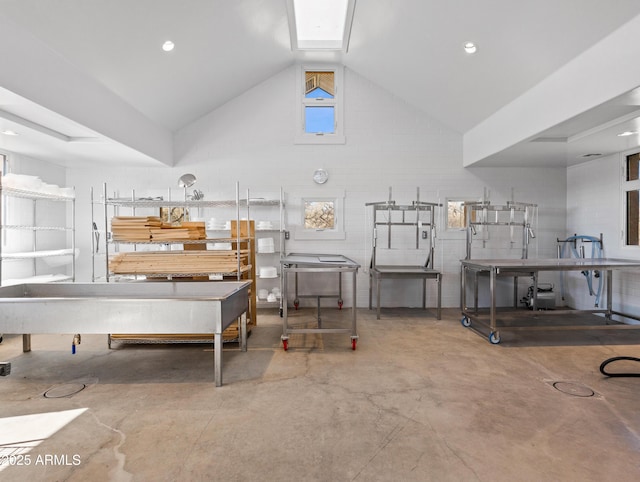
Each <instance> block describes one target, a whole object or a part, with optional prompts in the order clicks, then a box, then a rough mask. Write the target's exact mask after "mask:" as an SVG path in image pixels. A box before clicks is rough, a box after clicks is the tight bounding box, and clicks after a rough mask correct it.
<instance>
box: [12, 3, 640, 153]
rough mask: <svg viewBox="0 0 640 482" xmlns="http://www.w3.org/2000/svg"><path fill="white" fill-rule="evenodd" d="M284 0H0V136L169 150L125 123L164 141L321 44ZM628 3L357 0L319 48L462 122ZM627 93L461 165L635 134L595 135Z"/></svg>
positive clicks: (583, 44)
mask: <svg viewBox="0 0 640 482" xmlns="http://www.w3.org/2000/svg"><path fill="white" fill-rule="evenodd" d="M287 1H289V0H233V1H231V0H181V1H176V0H135V1H132V0H0V22H4V24H3V23H0V36H1V35H3V34H4V35H5V36H7V35H9V33H10V34H11V35H12V36H13V37H14V40H16V39H15V37H18V39H17V40H19V41H21V43H20V42H18V43H19V44H20V45H27V44H28V45H29V49H28V50H27V48H26V47H25V50H24V51H22V52H18V53H16V54H14V55H15V56H16V58H17V60H14V62H13V63H11V62H9V65H10V66H11V68H9V69H7V68H5V67H6V65H5V66H4V67H3V68H1V69H0V128H3V129H6V128H9V129H13V130H18V129H20V130H22V131H26V132H25V134H24V135H21V136H19V137H7V136H0V148H2V149H6V150H11V151H15V152H22V153H24V154H27V155H32V156H33V157H38V158H41V159H48V160H52V161H54V162H59V160H60V159H61V158H62V159H66V160H67V163H68V164H69V165H72V164H77V163H78V162H83V163H86V162H87V161H92V162H122V163H129V164H139V165H145V164H146V165H153V164H160V165H161V164H171V163H172V160H171V159H170V157H171V156H170V155H164V157H163V154H162V153H158V152H152V149H150V148H148V146H145V145H143V144H140V142H141V141H139V139H134V137H135V134H131V133H130V132H129V133H127V132H125V130H124V128H125V127H127V128H129V131H130V130H131V128H132V127H133V128H135V127H136V126H137V127H138V128H140V129H144V130H145V135H146V136H147V137H149V141H150V143H151V142H152V141H153V139H151V137H153V136H159V137H162V138H163V142H164V143H165V144H166V145H168V146H169V145H170V142H171V135H172V133H173V132H175V131H177V130H179V129H180V128H182V127H185V126H186V125H188V124H189V123H191V122H193V121H194V120H196V119H198V118H199V117H201V116H203V115H205V114H207V113H209V112H211V111H213V110H215V109H216V108H217V107H219V106H221V105H223V104H224V103H226V102H228V101H229V100H230V99H232V98H234V97H236V96H238V95H239V94H241V93H243V92H244V91H246V90H247V89H249V88H251V87H253V86H254V85H256V84H258V83H260V82H262V81H264V80H266V79H267V78H269V77H270V76H272V75H274V74H275V73H277V72H279V71H281V70H282V69H284V68H287V67H288V66H290V65H291V64H293V63H295V62H300V61H304V60H308V59H313V60H323V57H314V56H313V54H309V53H301V52H293V51H292V50H291V48H290V40H289V27H288V25H289V24H288V16H287V15H288V14H287ZM639 14H640V2H639V1H638V0H610V1H608V2H603V1H602V0H562V1H558V0H483V1H481V2H480V1H478V0H447V1H442V0H375V1H373V0H358V1H357V3H356V7H355V12H354V18H353V29H352V34H351V39H350V44H349V50H348V52H345V53H337V54H335V55H328V56H325V57H324V59H328V60H331V61H336V60H337V61H340V62H342V63H343V64H344V65H345V66H346V67H347V68H349V69H351V70H353V71H355V72H357V73H358V74H360V75H362V76H364V77H366V78H368V79H370V80H371V81H372V82H374V83H376V84H378V85H380V86H382V87H383V88H385V89H387V90H388V91H389V92H391V93H392V94H394V95H396V96H397V97H399V98H402V99H404V100H406V101H407V102H410V103H411V104H412V105H414V106H416V107H417V108H418V109H421V110H423V111H424V112H426V113H427V114H428V115H430V116H432V117H433V118H435V119H437V120H439V121H440V122H442V123H443V124H445V125H447V126H449V127H451V128H452V129H454V130H456V131H458V132H460V133H462V134H464V133H466V132H468V131H470V130H471V129H473V128H474V127H475V126H477V125H478V124H480V123H482V122H483V121H486V120H487V119H489V118H491V116H492V115H494V114H495V113H496V112H499V111H500V110H501V109H503V108H504V107H505V106H508V105H509V104H510V103H511V102H513V101H514V100H515V99H518V98H519V97H520V96H522V95H523V94H524V93H526V92H527V91H529V90H530V89H532V88H533V87H534V86H536V85H537V84H538V83H539V82H541V81H542V80H543V79H545V78H547V77H548V76H550V75H551V74H553V73H554V72H556V71H558V70H559V69H561V68H563V67H564V66H566V65H567V64H569V63H571V62H572V60H573V59H575V58H576V57H578V56H579V55H580V54H582V53H583V52H585V51H587V50H588V49H589V48H591V47H592V46H594V45H596V44H598V43H599V42H601V41H602V40H603V39H605V38H606V37H607V36H609V35H610V34H612V33H613V32H615V31H616V30H618V29H619V28H620V27H621V26H622V25H624V24H625V23H626V22H628V21H629V20H630V19H632V18H634V17H636V16H638V15H639ZM2 26H4V28H2ZM9 27H10V28H9ZM166 39H171V40H173V41H174V42H175V44H176V48H175V50H174V51H173V52H171V53H164V52H163V51H162V50H161V49H160V46H161V44H162V43H163V42H164V41H165V40H166ZM0 40H3V44H4V45H5V47H3V49H6V42H5V40H7V39H6V37H5V38H2V37H0ZM467 40H473V41H474V42H476V43H477V44H478V47H479V48H478V52H477V53H476V54H475V55H473V56H469V55H467V54H465V52H464V51H463V49H462V44H463V43H464V42H465V41H467ZM35 50H38V52H34V51H35ZM10 55H11V54H10V53H9V54H8V56H9V57H10ZM43 64H46V66H47V69H44V68H43ZM594 68H597V66H594ZM25 79H26V80H25ZM576 81H579V79H576ZM639 84H640V82H639ZM68 85H73V87H74V88H73V90H71V89H70V88H69V89H68V90H65V86H68ZM56 86H58V87H56ZM94 94H95V95H94ZM619 94H625V93H623V92H620V93H619ZM570 95H572V92H567V96H570ZM95 96H98V97H100V101H101V102H102V104H99V103H97V102H95V105H94V101H93V100H92V99H94V98H95ZM62 99H63V100H64V102H63V100H62ZM112 100H113V101H112ZM636 100H637V99H636V96H635V95H629V94H627V95H625V96H616V97H615V98H612V99H610V100H607V102H603V103H602V104H601V105H599V106H595V107H592V108H590V109H588V110H587V111H586V112H575V115H574V116H572V118H571V119H565V120H563V121H562V122H558V123H557V125H548V126H546V130H543V131H542V132H537V133H535V134H536V135H534V136H530V138H528V139H526V140H524V141H522V142H518V143H515V144H514V145H513V146H511V147H509V148H508V149H504V150H501V151H500V152H494V153H492V154H491V155H490V156H485V157H484V158H483V159H480V160H479V161H478V162H477V163H476V165H570V164H573V163H575V162H581V161H583V160H585V159H587V158H583V157H581V156H582V155H584V154H588V153H600V154H605V153H607V152H616V150H617V151H619V150H623V149H620V146H622V145H624V146H625V147H624V148H628V146H629V145H630V144H631V143H634V142H636V143H637V137H638V136H631V137H629V138H617V136H615V137H616V139H615V143H612V142H607V139H609V140H610V139H611V136H610V135H609V134H611V132H609V131H616V130H618V129H622V130H627V127H628V126H629V125H633V123H634V122H636V120H635V117H636V116H635V115H634V114H633V113H634V112H635V113H636V114H638V115H640V112H636V111H637V110H638V108H639V107H640V106H638V105H637V103H636ZM96 105H103V106H105V105H107V106H109V109H110V112H109V115H107V114H105V113H102V114H103V115H102V117H103V118H102V119H100V118H99V117H100V115H101V112H100V109H97V108H96ZM539 108H547V109H552V108H554V106H553V105H549V106H539ZM127 109H129V110H127ZM134 111H136V112H135V114H136V115H137V117H136V115H134V114H133V112H134ZM16 116H17V117H16ZM125 117H126V118H127V119H130V123H129V124H127V122H120V119H125ZM22 119H26V120H27V121H30V122H33V123H36V124H38V125H41V126H44V127H46V128H48V129H52V130H53V131H56V132H58V133H61V134H63V137H62V138H60V137H58V136H55V135H54V136H51V135H50V134H51V132H48V133H46V132H45V133H43V132H41V131H38V130H37V129H33V125H32V126H31V127H32V128H30V129H25V128H24V126H23V124H25V122H21V121H22ZM116 119H117V121H116ZM614 120H617V121H616V122H614ZM27 123H28V122H27ZM21 124H22V126H21ZM117 124H122V126H121V127H120V126H119V125H117ZM603 124H605V126H604V127H598V126H603ZM610 124H615V125H610ZM605 127H608V128H605ZM638 127H640V126H636V129H637V128H638ZM134 130H135V129H134ZM629 130H631V129H630V128H629ZM585 131H587V133H586V134H585ZM138 137H141V136H138ZM539 138H546V142H539V140H540V139H539ZM532 139H537V140H538V141H537V142H530V141H531V140H532ZM550 141H552V142H550ZM156 144H158V143H157V142H156ZM160 144H161V143H160ZM614 144H615V145H614ZM611 149H614V150H613V151H611ZM168 150H170V148H168Z"/></svg>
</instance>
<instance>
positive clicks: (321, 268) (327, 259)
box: [280, 253, 360, 351]
mask: <svg viewBox="0 0 640 482" xmlns="http://www.w3.org/2000/svg"><path fill="white" fill-rule="evenodd" d="M280 264H281V266H282V320H283V322H282V323H283V328H282V337H281V339H282V346H283V348H284V350H285V351H286V350H288V347H289V335H291V334H292V333H349V334H351V348H352V349H353V350H355V349H356V343H357V340H358V333H357V330H356V274H357V272H358V268H360V265H359V264H358V263H356V262H355V261H353V260H352V259H349V258H347V257H346V256H343V255H339V254H338V255H336V254H303V253H292V254H289V255H287V256H285V257H283V258H282V259H281V260H280ZM304 273H307V274H309V273H311V274H318V273H336V274H337V275H338V293H336V294H331V295H320V294H308V295H300V294H299V293H298V275H299V274H304ZM343 273H351V275H352V290H353V291H352V300H353V303H352V307H351V327H350V328H323V327H322V317H321V312H320V300H321V298H337V299H338V307H339V308H340V309H341V308H342V275H343ZM289 274H294V275H295V277H296V279H295V301H294V303H295V306H296V308H297V303H298V302H299V298H300V297H302V296H304V297H309V298H315V299H317V322H318V323H317V327H316V328H293V327H290V326H289V324H288V302H287V301H288V294H289V280H288V278H289V276H288V275H289Z"/></svg>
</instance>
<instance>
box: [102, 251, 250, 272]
mask: <svg viewBox="0 0 640 482" xmlns="http://www.w3.org/2000/svg"><path fill="white" fill-rule="evenodd" d="M237 256H238V252H237V251H235V250H234V251H157V252H146V251H133V252H126V253H118V254H117V255H115V256H114V257H113V258H112V259H111V260H110V261H109V270H110V271H111V272H112V273H114V274H144V275H153V274H162V275H179V274H183V275H184V274H191V273H219V274H237V273H238V257H237ZM250 269H251V266H250V265H248V252H247V251H246V250H241V252H240V272H241V273H245V272H247V271H249V270H250Z"/></svg>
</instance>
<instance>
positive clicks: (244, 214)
mask: <svg viewBox="0 0 640 482" xmlns="http://www.w3.org/2000/svg"><path fill="white" fill-rule="evenodd" d="M90 196H91V205H92V209H91V223H92V227H93V234H94V235H93V237H92V281H94V282H95V281H97V280H98V279H100V278H101V277H100V276H99V275H98V274H97V272H96V271H97V270H96V267H97V266H98V264H99V263H101V262H102V260H101V259H100V258H101V257H102V256H103V257H104V272H105V275H104V280H105V281H106V282H111V281H115V280H118V279H121V277H123V276H124V277H133V278H134V279H135V278H138V275H136V274H135V273H129V274H124V273H121V274H118V275H115V274H114V273H112V272H111V271H110V269H109V263H110V260H111V259H112V257H113V256H114V254H115V253H118V252H119V251H120V247H121V246H127V245H128V246H130V247H132V249H133V250H134V251H135V250H137V247H139V246H156V247H158V251H157V252H158V253H162V252H167V253H170V252H171V251H162V250H161V248H163V247H165V248H167V247H168V248H169V249H170V248H171V247H172V246H173V245H181V246H182V247H183V246H184V245H189V246H194V245H200V246H206V245H207V244H209V243H232V245H233V247H234V248H233V250H232V251H235V252H236V259H237V267H236V269H234V270H232V271H218V270H217V271H206V272H172V273H170V274H167V273H144V274H143V275H141V276H144V278H145V279H146V278H150V279H153V278H164V279H167V278H168V279H180V278H182V279H186V278H204V277H206V278H207V279H209V278H212V279H213V280H218V279H231V278H235V279H236V280H244V279H253V278H255V275H254V273H255V265H256V259H255V246H254V243H255V239H254V236H253V235H251V233H250V232H249V229H247V231H246V232H245V233H244V234H243V231H244V228H245V227H246V228H249V227H248V226H246V225H247V224H248V223H247V221H245V220H244V218H246V219H247V220H250V219H251V216H250V210H251V209H252V208H255V207H259V206H268V207H276V206H279V208H280V213H279V216H280V233H281V240H280V250H282V249H283V244H282V243H283V241H282V239H283V238H284V235H283V234H282V233H283V232H284V214H283V200H282V193H281V199H280V200H266V199H255V198H251V197H250V193H249V190H247V197H246V198H245V199H241V198H240V188H239V183H236V195H235V199H233V200H212V201H209V200H203V199H197V200H195V199H194V200H190V199H187V195H186V190H185V199H183V200H172V199H171V191H170V190H169V194H168V196H167V199H164V198H145V197H143V198H140V197H138V196H137V195H136V192H135V191H132V192H131V195H130V196H129V197H119V196H118V195H114V196H113V197H109V195H108V189H107V184H106V183H104V184H103V187H102V195H101V198H100V199H96V197H95V195H94V190H93V188H92V189H91V193H90ZM96 205H100V206H101V208H102V209H101V213H100V214H99V215H96V214H95V213H94V209H93V207H94V206H96ZM121 208H124V209H128V210H129V212H128V213H127V214H128V215H132V216H135V215H136V213H137V211H138V210H147V211H148V209H150V208H151V209H157V210H158V211H159V210H160V208H170V209H172V208H183V209H189V210H196V209H197V212H198V213H201V212H203V210H205V209H222V208H226V209H227V210H228V209H233V210H235V214H234V218H235V226H236V229H235V232H232V231H233V230H223V231H224V233H225V234H226V233H227V231H228V234H229V235H228V236H220V237H218V236H215V237H209V236H208V235H207V237H206V238H205V239H198V240H187V239H185V240H183V239H180V240H159V241H120V240H114V239H113V237H112V235H111V229H110V226H109V220H110V216H118V215H120V209H121ZM192 212H193V211H192ZM98 224H100V225H101V227H100V228H99V227H98ZM100 250H103V253H102V255H100ZM243 250H246V252H247V254H246V257H247V263H246V265H243V263H242V255H241V251H243ZM252 268H253V269H252ZM253 281H254V285H253V286H252V288H251V290H250V291H251V298H252V301H251V302H250V304H251V306H252V310H251V313H250V316H251V318H252V319H253V321H254V322H255V317H256V313H255V308H256V303H255V298H256V283H255V281H256V280H255V279H253ZM190 341H192V342H203V341H210V340H200V339H194V340H190ZM135 342H136V343H139V342H142V343H144V342H147V343H158V341H147V340H140V341H138V340H137V341H135ZM160 342H162V343H170V342H171V340H162V341H160ZM180 342H181V343H182V342H184V340H180Z"/></svg>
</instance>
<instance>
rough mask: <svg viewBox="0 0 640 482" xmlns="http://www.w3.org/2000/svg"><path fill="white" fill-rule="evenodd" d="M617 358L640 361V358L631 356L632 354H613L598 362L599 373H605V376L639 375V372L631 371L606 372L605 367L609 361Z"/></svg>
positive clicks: (617, 359)
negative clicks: (611, 356)
mask: <svg viewBox="0 0 640 482" xmlns="http://www.w3.org/2000/svg"><path fill="white" fill-rule="evenodd" d="M619 360H630V361H636V362H640V358H635V357H632V356H614V357H613V358H608V359H606V360H605V361H603V362H602V363H601V364H600V373H602V374H603V375H605V376H607V377H640V373H633V372H623V373H608V372H607V371H606V370H605V367H606V366H607V365H608V364H609V363H613V362H615V361H619Z"/></svg>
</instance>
